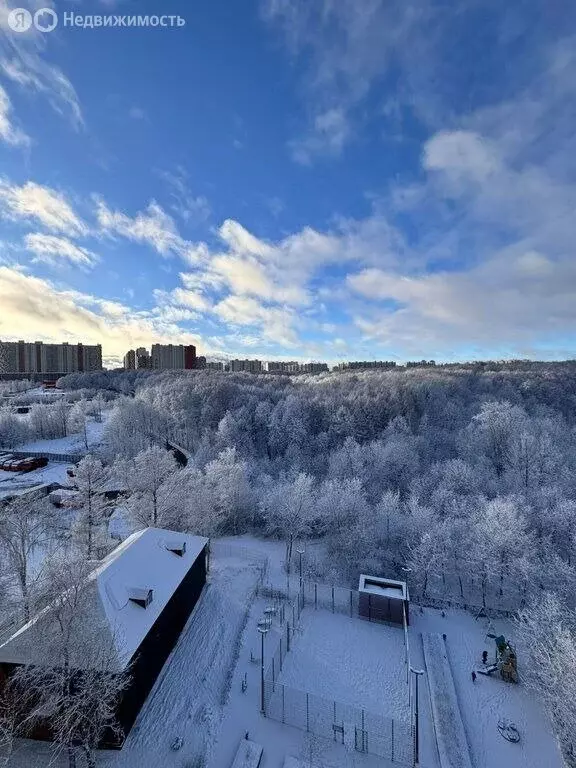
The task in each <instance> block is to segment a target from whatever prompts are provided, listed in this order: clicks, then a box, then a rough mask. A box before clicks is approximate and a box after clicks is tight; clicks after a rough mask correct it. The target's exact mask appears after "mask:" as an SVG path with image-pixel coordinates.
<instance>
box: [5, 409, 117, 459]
mask: <svg viewBox="0 0 576 768" xmlns="http://www.w3.org/2000/svg"><path fill="white" fill-rule="evenodd" d="M104 416H106V414H104ZM105 425H106V418H104V419H103V420H102V421H101V422H98V421H94V420H92V419H90V420H88V423H87V425H86V432H87V434H88V446H89V449H88V450H90V449H93V448H95V447H96V446H97V445H98V444H99V443H100V441H101V440H102V434H103V432H104V427H105ZM14 450H15V451H21V452H24V451H31V452H33V453H78V454H85V453H86V452H87V450H86V445H85V443H84V435H83V434H81V433H78V434H74V435H67V436H66V437H59V438H55V439H53V440H31V441H29V442H27V443H23V444H22V445H19V446H17V447H16V448H15V449H14Z"/></svg>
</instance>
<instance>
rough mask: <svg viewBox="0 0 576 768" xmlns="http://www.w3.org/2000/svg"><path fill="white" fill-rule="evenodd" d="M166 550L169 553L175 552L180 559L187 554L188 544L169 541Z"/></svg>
mask: <svg viewBox="0 0 576 768" xmlns="http://www.w3.org/2000/svg"><path fill="white" fill-rule="evenodd" d="M166 549H167V550H168V552H173V553H174V554H175V555H178V557H184V555H185V554H186V542H185V541H167V542H166Z"/></svg>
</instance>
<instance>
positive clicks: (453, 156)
mask: <svg viewBox="0 0 576 768" xmlns="http://www.w3.org/2000/svg"><path fill="white" fill-rule="evenodd" d="M423 165H424V168H425V169H426V170H432V171H444V172H445V173H447V174H451V175H454V176H456V177H457V178H460V177H461V176H466V177H468V178H470V179H471V180H474V181H478V182H486V180H487V179H488V177H490V176H492V175H493V174H495V173H497V172H498V171H500V169H501V162H500V159H499V157H498V152H497V150H496V147H495V146H494V145H492V144H491V143H490V142H489V141H488V140H486V139H483V138H482V136H480V135H479V134H477V133H472V132H470V131H441V132H440V133H437V134H436V135H435V136H433V137H432V138H431V139H430V140H429V141H428V142H426V144H425V146H424V157H423Z"/></svg>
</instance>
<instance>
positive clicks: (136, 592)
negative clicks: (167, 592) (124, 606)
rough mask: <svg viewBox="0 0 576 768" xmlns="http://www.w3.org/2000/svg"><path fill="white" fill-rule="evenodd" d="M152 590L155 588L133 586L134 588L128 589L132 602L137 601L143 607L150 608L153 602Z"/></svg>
mask: <svg viewBox="0 0 576 768" xmlns="http://www.w3.org/2000/svg"><path fill="white" fill-rule="evenodd" d="M152 592H153V590H151V589H146V588H143V587H132V589H129V590H128V598H129V599H130V601H131V602H132V603H136V605H139V606H140V607H141V608H148V606H149V605H150V603H151V602H152Z"/></svg>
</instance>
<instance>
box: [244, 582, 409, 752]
mask: <svg viewBox="0 0 576 768" xmlns="http://www.w3.org/2000/svg"><path fill="white" fill-rule="evenodd" d="M258 594H259V595H260V596H261V597H266V598H267V599H269V600H270V601H271V605H270V607H269V620H270V626H271V628H273V629H274V632H275V634H276V637H277V643H276V645H275V647H274V648H273V649H272V650H271V651H270V652H269V654H267V657H268V666H267V668H266V671H265V675H264V677H265V681H264V705H265V714H266V716H267V717H270V718H272V719H274V720H278V721H279V722H281V723H285V724H286V725H291V726H294V727H296V728H300V729H301V730H304V731H307V732H308V733H311V734H314V735H316V736H320V737H323V738H328V739H331V740H333V741H335V742H337V743H341V744H344V745H346V746H347V747H349V748H351V749H355V750H357V751H359V752H364V753H367V754H372V755H377V756H379V757H384V758H386V759H388V760H390V761H391V762H394V763H397V764H399V765H412V764H413V762H412V761H413V754H414V739H413V737H414V733H413V727H412V724H411V722H410V721H408V720H398V719H394V718H389V717H385V716H382V715H378V714H375V713H374V712H370V711H368V710H366V709H364V708H362V707H356V706H354V705H352V704H346V703H344V702H341V701H336V700H334V699H328V698H325V697H322V696H317V695H316V694H313V693H310V692H308V691H302V690H299V689H297V688H293V687H291V686H288V685H285V684H284V683H282V682H280V680H279V677H280V675H281V672H282V667H283V664H284V660H285V658H286V655H287V654H288V653H290V651H291V649H292V645H293V643H294V641H295V634H296V633H298V632H301V631H304V626H303V624H302V622H301V617H302V611H303V609H304V608H305V607H307V608H314V609H316V610H329V611H331V612H333V613H341V614H345V615H348V616H350V617H351V618H355V619H363V620H365V621H369V620H370V618H369V617H362V616H359V614H358V603H359V593H358V592H355V591H354V590H350V589H346V588H344V587H336V586H332V585H327V584H319V583H315V582H306V581H302V582H301V585H300V588H299V590H298V592H295V593H294V592H292V593H290V589H289V588H288V590H287V591H284V590H279V589H275V588H273V587H271V586H269V585H265V584H262V585H261V586H260V587H259V589H258ZM378 623H382V622H378ZM398 631H399V632H401V631H402V629H400V628H399V629H398ZM271 639H272V638H270V640H271ZM399 639H400V638H399ZM270 640H269V647H270V645H271V643H270ZM404 642H405V643H406V645H405V648H406V676H407V683H408V676H409V654H410V650H409V645H408V633H407V626H406V624H405V625H404ZM406 695H407V697H408V696H409V688H408V687H407V692H406Z"/></svg>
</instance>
